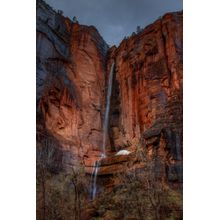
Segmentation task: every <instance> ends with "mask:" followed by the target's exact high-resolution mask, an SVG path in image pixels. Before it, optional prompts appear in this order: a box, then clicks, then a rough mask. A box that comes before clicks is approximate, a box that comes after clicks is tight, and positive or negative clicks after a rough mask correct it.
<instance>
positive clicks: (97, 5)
mask: <svg viewBox="0 0 220 220" xmlns="http://www.w3.org/2000/svg"><path fill="white" fill-rule="evenodd" d="M46 2H47V3H48V4H50V5H51V6H52V7H53V8H54V9H61V10H63V12H64V15H65V16H68V17H69V18H72V17H73V16H76V17H77V18H78V20H79V22H80V23H81V24H86V25H94V26H95V27H96V28H97V29H98V31H99V32H100V34H101V35H102V37H103V38H104V39H105V41H106V42H107V43H108V44H110V45H113V44H116V45H118V44H119V43H120V41H121V40H122V39H123V38H124V36H129V35H131V33H132V32H133V31H135V30H136V26H137V25H140V26H141V27H145V26H146V25H148V24H150V23H152V22H153V21H154V20H156V19H157V18H158V17H159V16H162V15H163V14H165V13H167V12H172V11H179V10H182V8H183V2H182V0H46Z"/></svg>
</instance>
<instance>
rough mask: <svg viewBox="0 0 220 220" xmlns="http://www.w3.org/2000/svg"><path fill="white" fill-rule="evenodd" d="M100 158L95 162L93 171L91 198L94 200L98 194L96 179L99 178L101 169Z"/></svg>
mask: <svg viewBox="0 0 220 220" xmlns="http://www.w3.org/2000/svg"><path fill="white" fill-rule="evenodd" d="M99 165H100V160H98V161H96V162H95V167H94V169H93V172H92V186H91V187H92V188H91V199H92V200H93V199H94V198H95V196H96V188H97V186H96V180H97V174H98V170H99Z"/></svg>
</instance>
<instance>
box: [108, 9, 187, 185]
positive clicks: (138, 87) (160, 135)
mask: <svg viewBox="0 0 220 220" xmlns="http://www.w3.org/2000/svg"><path fill="white" fill-rule="evenodd" d="M182 45H183V44H182V13H181V12H177V13H170V14H166V15H165V16H163V17H162V18H161V19H160V20H157V21H156V22H155V23H153V24H151V25H150V26H148V27H146V28H145V29H144V30H143V31H141V32H140V33H138V34H136V35H134V36H132V37H130V38H129V39H126V40H123V41H122V43H121V44H120V46H119V47H118V48H115V47H113V48H111V49H110V50H109V61H108V63H111V62H112V60H113V59H115V61H116V76H115V81H114V86H113V88H114V89H113V96H112V109H111V117H110V125H111V127H110V136H111V143H112V146H114V148H115V150H119V149H129V150H131V151H133V150H135V146H137V145H138V142H137V140H140V139H141V140H142V142H144V145H145V146H146V147H147V149H148V151H149V154H150V152H152V151H155V153H156V154H158V155H159V154H160V152H162V151H163V153H162V154H163V156H164V157H165V159H166V172H167V176H172V177H170V179H172V178H173V180H174V179H175V180H177V181H181V179H182V177H181V173H182V171H181V170H182V79H183V67H182ZM149 140H150V141H149ZM171 170H172V172H173V173H176V174H173V175H171V174H170V172H171ZM175 175H176V177H173V176H175Z"/></svg>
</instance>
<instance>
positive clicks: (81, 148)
mask: <svg viewBox="0 0 220 220" xmlns="http://www.w3.org/2000/svg"><path fill="white" fill-rule="evenodd" d="M37 4H38V6H37V111H38V112H37V113H38V114H37V132H41V130H42V127H43V125H42V123H44V125H45V129H46V130H47V131H49V133H50V134H51V135H52V136H53V137H54V138H55V139H56V140H58V141H59V143H60V145H61V148H62V154H63V155H62V158H63V159H62V161H63V163H65V164H74V161H76V160H81V161H82V163H84V165H85V167H86V170H87V172H89V173H91V172H92V169H93V168H92V167H93V165H94V161H96V160H97V158H99V155H100V151H101V146H102V122H103V116H104V110H105V99H106V98H105V97H106V91H107V86H108V85H107V82H108V74H109V71H110V67H111V64H112V62H113V61H115V74H114V79H113V90H112V91H113V92H112V98H111V109H110V127H109V140H108V144H107V152H108V155H109V158H110V159H109V158H108V159H107V160H106V161H105V162H104V163H103V169H102V170H100V175H101V174H102V175H107V174H111V173H113V172H117V171H119V170H120V169H121V170H122V169H123V164H124V163H125V162H126V161H128V160H130V158H131V157H132V153H133V152H135V151H136V150H137V148H138V147H139V146H141V147H144V148H145V149H146V150H147V155H146V157H148V156H149V157H151V156H152V155H159V156H161V157H162V158H163V159H164V160H165V166H163V168H162V169H163V172H164V173H165V175H166V177H167V178H168V179H169V181H172V182H173V183H175V182H177V183H179V182H182V146H183V143H182V131H183V130H182V74H183V67H182V63H183V60H182V59H183V58H182V46H183V43H182V31H183V30H182V12H175V13H168V14H166V15H164V16H163V17H162V18H160V19H158V20H157V21H155V22H154V23H153V24H151V25H149V26H147V27H146V28H144V29H143V30H141V31H140V32H139V33H136V34H135V35H132V36H131V37H129V38H127V39H124V40H123V41H122V42H121V44H120V45H119V46H118V47H115V46H114V47H112V48H108V45H107V44H106V43H105V41H104V40H103V39H102V37H101V36H100V34H99V33H98V31H97V30H96V29H95V28H94V27H93V26H85V25H81V24H78V23H77V22H72V21H71V20H70V19H68V18H65V17H63V16H62V15H61V14H59V13H56V12H55V11H54V10H53V9H52V8H50V7H49V6H48V5H47V4H45V3H44V2H43V1H40V0H39V1H37ZM122 149H126V150H129V151H130V152H131V156H124V157H123V156H120V157H114V155H115V153H116V152H117V151H119V150H122ZM111 158H112V159H111Z"/></svg>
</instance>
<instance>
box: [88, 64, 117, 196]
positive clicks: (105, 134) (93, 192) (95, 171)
mask: <svg viewBox="0 0 220 220" xmlns="http://www.w3.org/2000/svg"><path fill="white" fill-rule="evenodd" d="M114 66H115V63H114V62H113V63H112V65H111V70H110V74H109V79H108V91H107V99H106V109H105V117H104V122H103V141H102V153H101V159H100V160H98V161H96V162H95V164H94V169H93V172H92V185H91V199H92V200H93V199H94V198H95V196H96V191H97V184H96V182H97V174H98V171H99V167H100V164H101V160H102V158H106V149H105V148H106V141H107V137H108V124H109V111H110V104H111V95H112V82H113V75H114Z"/></svg>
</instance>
